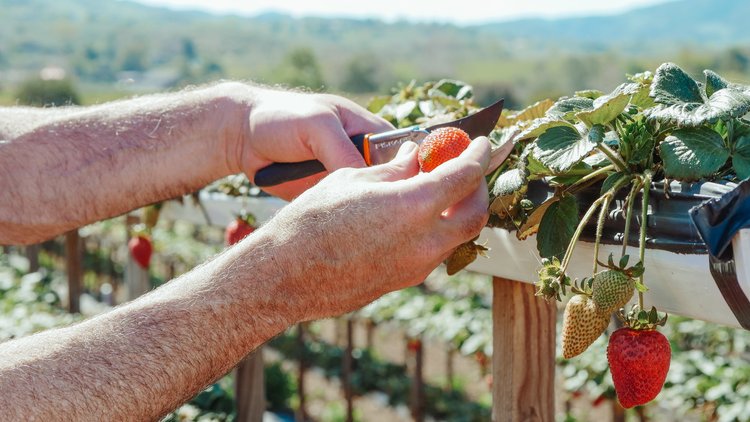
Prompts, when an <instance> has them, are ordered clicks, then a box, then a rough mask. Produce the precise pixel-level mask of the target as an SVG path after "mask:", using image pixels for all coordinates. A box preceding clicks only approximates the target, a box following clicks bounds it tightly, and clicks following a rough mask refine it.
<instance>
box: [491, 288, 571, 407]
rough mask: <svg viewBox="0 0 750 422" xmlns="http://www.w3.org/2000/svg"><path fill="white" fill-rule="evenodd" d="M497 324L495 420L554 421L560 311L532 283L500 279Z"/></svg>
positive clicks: (494, 305)
mask: <svg viewBox="0 0 750 422" xmlns="http://www.w3.org/2000/svg"><path fill="white" fill-rule="evenodd" d="M492 284H493V302H492V322H493V353H492V377H493V379H494V380H495V382H493V383H492V420H493V421H495V422H522V421H523V422H531V421H539V422H544V421H553V420H555V385H554V384H555V317H556V312H557V309H556V306H555V303H553V302H546V301H545V300H544V299H540V298H538V297H535V296H534V290H535V287H534V285H533V284H528V283H522V282H518V281H512V280H506V279H502V278H499V277H495V278H494V279H493V281H492Z"/></svg>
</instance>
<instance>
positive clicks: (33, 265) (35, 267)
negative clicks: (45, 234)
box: [26, 243, 41, 273]
mask: <svg viewBox="0 0 750 422" xmlns="http://www.w3.org/2000/svg"><path fill="white" fill-rule="evenodd" d="M40 249H41V245H40V244H38V243H37V244H34V245H29V246H26V259H28V260H29V272H30V273H35V272H37V271H39V250H40Z"/></svg>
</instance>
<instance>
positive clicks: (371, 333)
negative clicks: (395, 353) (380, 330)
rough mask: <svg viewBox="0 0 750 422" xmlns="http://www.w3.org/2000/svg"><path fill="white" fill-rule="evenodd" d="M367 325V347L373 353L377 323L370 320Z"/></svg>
mask: <svg viewBox="0 0 750 422" xmlns="http://www.w3.org/2000/svg"><path fill="white" fill-rule="evenodd" d="M365 324H366V330H367V331H366V335H365V347H366V348H367V349H368V350H370V351H372V347H373V345H374V344H375V343H374V341H373V338H374V337H375V323H374V322H373V321H372V320H371V319H368V320H367V322H365Z"/></svg>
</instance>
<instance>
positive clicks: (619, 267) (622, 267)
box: [596, 254, 646, 278]
mask: <svg viewBox="0 0 750 422" xmlns="http://www.w3.org/2000/svg"><path fill="white" fill-rule="evenodd" d="M629 260H630V255H623V256H621V257H620V261H619V262H618V263H617V264H615V262H614V257H613V255H612V254H609V258H608V259H607V263H606V264H605V263H603V262H601V261H599V260H598V259H597V260H596V262H597V263H598V264H599V265H601V266H602V267H606V268H609V269H610V270H616V271H620V272H622V273H623V274H625V275H626V276H628V277H630V278H638V277H640V276H642V275H643V273H644V272H645V270H646V269H645V268H644V267H643V262H642V261H638V262H637V263H636V264H635V265H633V266H631V267H628V261H629Z"/></svg>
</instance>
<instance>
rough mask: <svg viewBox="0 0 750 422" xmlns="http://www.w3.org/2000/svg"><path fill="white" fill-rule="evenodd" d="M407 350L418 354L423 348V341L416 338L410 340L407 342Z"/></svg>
mask: <svg viewBox="0 0 750 422" xmlns="http://www.w3.org/2000/svg"><path fill="white" fill-rule="evenodd" d="M406 348H407V349H409V351H410V352H414V353H416V352H418V351H419V349H421V348H422V341H421V340H419V339H416V338H412V339H409V341H408V342H406Z"/></svg>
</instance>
